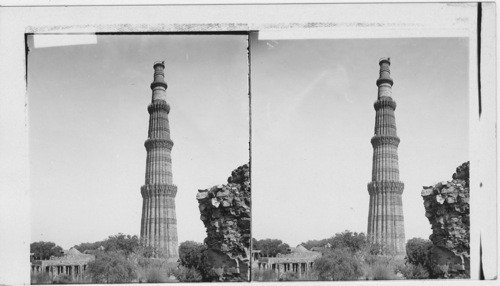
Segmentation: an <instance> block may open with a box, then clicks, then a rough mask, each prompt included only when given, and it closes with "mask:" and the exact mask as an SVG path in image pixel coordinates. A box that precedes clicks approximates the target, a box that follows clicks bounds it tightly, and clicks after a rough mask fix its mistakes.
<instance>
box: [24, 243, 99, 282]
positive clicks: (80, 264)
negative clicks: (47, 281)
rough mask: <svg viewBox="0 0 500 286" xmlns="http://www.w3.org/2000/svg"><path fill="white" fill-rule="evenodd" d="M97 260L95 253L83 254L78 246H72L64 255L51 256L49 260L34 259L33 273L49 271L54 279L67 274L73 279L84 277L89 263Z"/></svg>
mask: <svg viewBox="0 0 500 286" xmlns="http://www.w3.org/2000/svg"><path fill="white" fill-rule="evenodd" d="M94 260H95V255H93V254H83V253H81V252H80V251H78V250H77V249H76V248H70V249H69V250H68V251H67V252H65V254H64V256H61V257H51V258H50V259H49V260H33V261H32V262H31V273H34V274H36V273H41V272H46V273H49V275H50V276H51V278H52V279H54V278H56V277H57V276H59V275H62V274H66V275H69V276H71V278H72V279H73V280H75V279H79V278H83V274H84V273H85V271H86V270H87V267H88V264H89V262H91V261H94Z"/></svg>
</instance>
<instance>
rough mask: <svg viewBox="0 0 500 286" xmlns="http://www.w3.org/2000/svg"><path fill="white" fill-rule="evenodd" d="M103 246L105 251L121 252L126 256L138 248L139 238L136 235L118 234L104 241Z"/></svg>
mask: <svg viewBox="0 0 500 286" xmlns="http://www.w3.org/2000/svg"><path fill="white" fill-rule="evenodd" d="M103 246H104V250H105V251H121V252H123V253H124V254H125V255H126V256H128V255H130V254H131V253H133V252H134V251H135V250H136V249H137V248H138V247H139V238H138V237H137V235H133V236H131V235H125V234H123V233H119V234H117V235H111V236H109V237H108V239H106V240H104V241H103Z"/></svg>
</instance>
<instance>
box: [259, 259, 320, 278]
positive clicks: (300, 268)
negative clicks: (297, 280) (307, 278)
mask: <svg viewBox="0 0 500 286" xmlns="http://www.w3.org/2000/svg"><path fill="white" fill-rule="evenodd" d="M313 264H314V263H313V262H299V263H259V269H263V270H267V269H271V270H273V271H274V272H276V273H281V272H294V273H298V274H299V277H302V275H303V274H307V273H309V272H310V271H312V269H313Z"/></svg>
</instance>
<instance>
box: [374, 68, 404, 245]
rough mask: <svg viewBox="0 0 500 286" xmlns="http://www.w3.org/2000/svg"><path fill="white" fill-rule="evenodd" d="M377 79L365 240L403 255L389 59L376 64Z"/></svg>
mask: <svg viewBox="0 0 500 286" xmlns="http://www.w3.org/2000/svg"><path fill="white" fill-rule="evenodd" d="M379 65H380V76H379V79H378V80H377V86H378V98H377V101H376V102H375V104H374V107H375V111H376V116H375V135H374V136H373V137H372V139H371V143H372V146H373V169H372V181H371V182H370V183H369V184H368V193H369V194H370V209H369V212H368V232H367V233H368V240H369V241H370V242H371V243H377V244H379V245H380V246H382V251H383V254H396V255H404V254H405V252H406V250H405V229H404V217H403V202H402V194H403V189H404V184H403V182H400V181H399V165H398V145H399V137H398V136H397V133H396V119H395V117H394V110H395V109H396V102H395V101H394V100H392V85H393V81H392V79H391V76H390V75H391V72H390V69H389V67H390V65H391V62H390V59H389V58H382V59H380V61H379Z"/></svg>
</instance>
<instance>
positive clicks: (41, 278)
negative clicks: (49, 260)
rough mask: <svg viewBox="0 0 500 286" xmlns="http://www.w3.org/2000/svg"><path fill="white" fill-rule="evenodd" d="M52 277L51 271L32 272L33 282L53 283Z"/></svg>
mask: <svg viewBox="0 0 500 286" xmlns="http://www.w3.org/2000/svg"><path fill="white" fill-rule="evenodd" d="M51 283H52V278H50V275H49V273H47V272H39V273H31V284H51Z"/></svg>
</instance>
